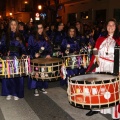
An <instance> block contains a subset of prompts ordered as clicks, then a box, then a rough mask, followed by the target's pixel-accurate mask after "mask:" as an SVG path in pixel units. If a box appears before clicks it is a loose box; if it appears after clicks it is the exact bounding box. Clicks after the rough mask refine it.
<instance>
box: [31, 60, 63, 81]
mask: <svg viewBox="0 0 120 120" xmlns="http://www.w3.org/2000/svg"><path fill="white" fill-rule="evenodd" d="M39 60H40V61H39ZM52 60H53V61H52ZM38 61H39V62H38ZM62 63H63V61H62V59H59V58H50V59H47V60H46V59H45V58H39V59H37V61H36V59H34V60H32V61H31V69H32V74H31V78H32V79H34V80H42V81H56V80H59V79H60V78H61V77H60V68H61V66H62ZM36 74H37V75H38V76H37V77H36ZM42 75H43V77H42ZM46 75H47V77H46Z"/></svg>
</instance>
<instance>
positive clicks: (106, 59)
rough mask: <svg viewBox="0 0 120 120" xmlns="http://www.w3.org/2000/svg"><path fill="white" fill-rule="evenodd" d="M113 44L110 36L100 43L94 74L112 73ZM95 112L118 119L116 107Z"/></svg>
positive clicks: (119, 115)
mask: <svg viewBox="0 0 120 120" xmlns="http://www.w3.org/2000/svg"><path fill="white" fill-rule="evenodd" d="M115 44H116V42H115V40H114V39H113V38H112V37H111V36H109V37H108V38H106V39H105V40H104V41H103V42H102V44H101V45H100V48H99V51H98V58H99V62H100V65H99V67H98V68H96V70H95V72H110V73H113V65H114V47H115ZM115 110H116V111H115ZM97 111H100V112H101V113H103V114H111V115H112V118H113V119H117V118H120V113H119V112H118V105H117V106H115V107H111V108H107V109H101V110H97ZM115 112H116V113H115Z"/></svg>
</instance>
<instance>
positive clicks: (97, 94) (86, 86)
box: [68, 74, 120, 109]
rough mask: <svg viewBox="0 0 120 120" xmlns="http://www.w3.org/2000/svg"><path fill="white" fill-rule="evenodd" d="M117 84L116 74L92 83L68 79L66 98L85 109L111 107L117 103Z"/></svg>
mask: <svg viewBox="0 0 120 120" xmlns="http://www.w3.org/2000/svg"><path fill="white" fill-rule="evenodd" d="M102 75H103V74H102ZM82 76H83V75H82ZM79 77H80V76H79ZM119 84H120V82H119V77H117V76H114V79H109V80H104V81H103V80H101V81H97V82H94V81H93V83H91V82H86V81H84V80H83V81H77V80H71V79H69V80H68V99H69V102H70V104H72V105H73V106H76V107H80V108H85V109H98V108H99V109H101V108H108V107H112V106H115V105H117V104H119V97H120V96H119ZM86 90H87V93H88V94H87V95H86ZM107 95H108V96H107Z"/></svg>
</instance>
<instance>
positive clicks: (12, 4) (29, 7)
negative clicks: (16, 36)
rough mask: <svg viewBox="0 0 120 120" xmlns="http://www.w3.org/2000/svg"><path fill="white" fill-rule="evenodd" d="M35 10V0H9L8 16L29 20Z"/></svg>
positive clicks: (7, 3) (7, 5)
mask: <svg viewBox="0 0 120 120" xmlns="http://www.w3.org/2000/svg"><path fill="white" fill-rule="evenodd" d="M32 12H33V0H7V1H6V16H7V17H11V18H15V19H18V20H19V21H23V22H28V21H29V20H30V17H31V14H32Z"/></svg>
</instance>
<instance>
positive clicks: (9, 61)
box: [0, 56, 31, 78]
mask: <svg viewBox="0 0 120 120" xmlns="http://www.w3.org/2000/svg"><path fill="white" fill-rule="evenodd" d="M30 72H31V68H30V57H29V56H24V57H22V58H20V57H19V58H18V57H12V56H8V57H2V58H0V78H14V77H21V76H27V75H29V73H30Z"/></svg>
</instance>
